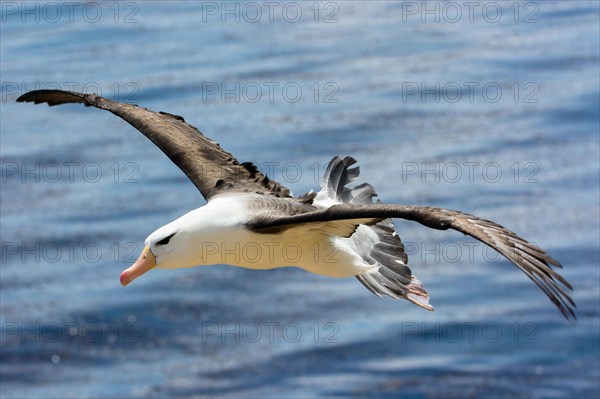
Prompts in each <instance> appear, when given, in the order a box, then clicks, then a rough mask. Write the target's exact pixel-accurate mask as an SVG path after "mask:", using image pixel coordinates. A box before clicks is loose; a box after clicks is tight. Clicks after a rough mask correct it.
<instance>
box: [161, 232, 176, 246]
mask: <svg viewBox="0 0 600 399" xmlns="http://www.w3.org/2000/svg"><path fill="white" fill-rule="evenodd" d="M174 235H175V233H173V234H170V235H168V236H166V237H165V238H163V239H162V240H160V241H157V242H156V245H166V244H168V243H169V240H170V239H171V238H172V237H173V236H174Z"/></svg>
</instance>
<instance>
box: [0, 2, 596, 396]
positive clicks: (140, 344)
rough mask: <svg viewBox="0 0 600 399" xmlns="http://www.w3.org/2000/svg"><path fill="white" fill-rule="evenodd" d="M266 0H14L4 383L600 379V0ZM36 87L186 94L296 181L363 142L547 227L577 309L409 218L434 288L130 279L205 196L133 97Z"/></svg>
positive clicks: (257, 392) (403, 178)
mask: <svg viewBox="0 0 600 399" xmlns="http://www.w3.org/2000/svg"><path fill="white" fill-rule="evenodd" d="M245 4H246V3H228V4H227V5H224V4H222V3H221V2H205V3H196V2H179V3H178V2H169V3H168V4H167V3H158V2H144V3H141V2H129V3H110V2H109V3H101V4H96V3H79V2H75V3H74V5H68V4H67V3H60V2H54V3H21V2H3V3H1V6H2V9H1V12H2V15H1V25H0V33H1V37H0V58H1V60H0V67H1V75H2V76H1V78H0V80H1V82H2V88H1V95H2V101H1V104H0V105H1V114H0V118H1V133H2V134H1V142H0V145H1V154H0V160H1V162H2V182H1V187H2V189H1V203H0V211H1V225H0V230H1V231H0V233H1V241H2V248H1V252H2V253H1V257H2V265H1V268H0V272H1V275H0V277H1V279H0V299H1V304H0V310H1V324H2V326H1V327H2V330H1V331H2V337H1V348H2V349H1V357H0V372H1V375H0V376H1V381H0V382H1V384H0V395H1V396H2V397H6V398H9V397H111V398H112V397H173V396H220V397H223V396H225V397H281V396H291V397H307V396H310V397H314V396H375V397H397V396H399V395H402V396H403V397H423V396H424V397H465V396H469V397H475V396H477V397H509V396H510V397H515V396H516V397H589V398H593V397H598V396H600V391H599V390H600V382H599V379H600V360H599V358H600V349H599V344H598V338H599V335H600V318H599V299H600V293H599V283H598V281H599V274H600V272H599V267H598V266H599V263H600V255H599V241H600V231H599V230H600V229H599V218H600V210H599V209H600V208H599V207H600V204H599V200H600V190H599V175H600V160H599V159H600V154H599V148H600V145H599V137H600V131H599V130H600V126H599V118H600V116H599V109H600V100H599V93H600V89H599V46H600V45H599V39H598V38H599V16H600V13H599V9H598V3H597V2H594V1H583V2H564V3H559V2H543V3H542V2H540V3H537V2H519V3H512V2H510V3H501V10H500V11H501V14H498V10H497V5H498V3H481V4H479V3H478V4H479V5H477V6H475V8H474V9H473V14H472V18H471V17H470V11H469V8H468V6H467V5H465V4H463V3H460V2H458V3H452V4H451V5H450V6H448V5H445V4H443V3H428V4H427V5H423V4H422V3H420V2H408V3H400V2H369V3H368V4H365V3H359V2H344V3H342V2H321V3H319V4H317V6H315V5H314V4H313V3H312V2H306V3H295V2H292V3H276V4H275V5H273V6H268V5H265V4H264V3H262V2H258V3H249V4H250V5H245ZM426 6H427V7H428V10H433V11H431V12H429V13H428V12H426V10H425V9H424V8H423V7H426ZM269 7H274V8H273V9H270V8H269ZM317 9H318V14H317V13H316V12H317ZM484 9H485V11H484ZM228 10H229V11H228ZM284 11H285V12H284ZM298 11H299V12H300V13H301V14H298ZM457 11H458V12H460V14H457ZM271 12H272V14H271ZM258 13H260V14H258ZM282 13H283V14H282ZM436 18H437V20H436ZM236 19H237V20H236ZM38 88H62V89H69V88H72V89H75V90H85V91H87V92H100V93H102V94H103V95H104V96H106V97H109V98H112V99H118V100H122V101H129V102H134V103H138V104H140V105H142V106H145V107H148V108H151V109H156V110H164V111H168V112H172V113H176V114H179V115H182V116H184V117H185V118H186V120H187V121H188V122H190V123H192V124H194V125H195V126H198V127H199V128H200V129H201V130H202V131H203V132H204V133H205V134H207V135H208V136H209V137H211V138H213V139H215V140H217V141H218V142H220V143H221V144H222V145H223V146H224V147H225V148H226V149H227V150H229V151H231V152H232V153H233V154H235V155H236V156H237V157H238V159H240V160H241V161H246V160H253V161H256V162H257V164H258V165H259V167H260V168H261V169H263V170H266V171H271V172H272V173H271V176H272V177H274V178H275V179H277V180H279V181H280V182H282V183H284V184H285V185H286V186H288V187H290V188H291V189H292V190H293V191H294V192H295V193H296V194H300V193H302V192H304V191H307V190H309V189H310V188H316V187H317V186H318V182H319V179H320V177H319V176H320V175H321V174H322V172H323V169H324V167H325V166H326V164H327V162H328V161H329V159H330V158H331V157H332V156H333V155H337V154H339V155H353V156H354V157H355V158H357V159H358V160H359V162H360V165H361V168H362V176H361V179H362V180H361V181H369V182H370V183H372V184H373V185H374V186H375V187H376V189H377V191H378V193H379V196H380V198H381V199H382V200H383V201H385V202H390V203H394V202H395V203H414V204H423V205H434V206H443V207H447V208H454V209H461V210H465V211H467V212H470V213H474V214H477V215H479V216H482V217H485V218H488V219H492V220H496V221H498V222H499V223H501V224H503V225H505V226H507V227H509V228H510V229H512V230H514V231H516V232H518V233H519V234H520V235H522V236H523V237H526V238H527V239H529V240H531V241H533V242H536V243H538V244H539V245H540V246H542V247H543V248H545V249H546V250H548V252H549V253H550V254H551V255H552V256H553V257H555V258H556V259H558V260H559V261H560V262H561V263H562V264H563V265H564V266H565V268H564V270H563V275H564V276H565V277H566V278H567V279H568V280H569V281H570V282H571V283H572V284H573V286H574V291H573V295H572V296H573V298H574V300H575V301H576V302H577V306H578V308H577V316H578V320H577V322H576V323H568V322H565V321H564V320H563V318H562V317H561V316H560V314H559V312H558V311H557V310H556V309H555V308H554V307H553V305H552V304H551V303H550V302H549V301H548V300H547V298H546V297H545V296H544V295H543V293H542V292H541V291H540V290H538V289H537V288H536V287H535V286H534V285H533V284H532V283H531V282H530V281H529V280H528V279H527V278H526V277H525V276H524V275H523V274H522V273H520V272H519V271H518V270H517V269H516V268H515V267H513V266H512V265H510V264H509V263H508V262H507V261H505V260H502V259H499V258H497V257H496V255H495V254H494V253H493V252H491V251H490V252H487V251H485V250H484V249H483V247H482V246H479V245H476V244H474V241H472V240H470V239H468V238H466V237H463V236H462V235H461V234H458V233H453V232H438V231H433V230H428V229H426V228H424V227H422V226H420V225H415V224H412V223H409V222H400V221H399V222H397V227H398V230H399V233H400V235H401V236H402V237H403V240H404V241H405V242H406V244H407V250H408V251H409V255H410V259H411V265H412V268H413V273H414V274H415V275H417V276H418V277H419V279H420V280H421V281H423V282H424V284H425V285H426V287H427V289H428V291H429V293H430V295H431V303H432V304H433V305H434V306H435V307H436V311H435V312H433V313H431V312H427V311H424V310H423V309H420V308H417V307H416V306H413V305H411V304H409V303H408V302H398V301H393V300H388V299H378V298H376V297H374V296H373V295H372V294H371V293H370V292H368V291H367V290H366V289H365V288H364V287H363V286H362V285H360V283H358V282H357V281H356V280H355V279H341V280H337V279H330V278H325V277H320V276H316V275H311V274H308V273H306V272H304V271H301V270H297V269H292V268H286V269H279V270H272V271H253V270H245V269H237V268H232V267H228V266H214V267H206V268H195V269H188V270H177V271H164V270H154V271H152V272H150V273H148V274H146V275H144V276H143V277H142V278H140V279H139V280H137V281H135V283H133V284H132V285H131V286H129V287H127V288H122V287H121V286H120V285H119V274H120V272H121V271H122V270H123V269H124V268H126V267H127V266H128V265H129V264H131V263H132V262H133V260H135V257H136V256H137V254H138V253H139V251H140V250H141V245H142V244H143V241H144V239H145V237H146V236H147V235H148V234H149V233H151V232H152V231H154V229H156V228H158V227H160V226H162V225H163V224H166V223H167V222H169V221H171V220H172V219H174V218H176V217H178V216H180V215H181V214H183V213H185V212H187V211H189V210H191V209H194V208H195V207H197V206H199V205H201V204H203V202H204V201H203V199H202V198H201V196H200V195H199V194H198V192H197V191H196V190H195V188H194V186H193V185H192V184H191V183H190V182H189V181H187V179H186V178H185V177H184V175H183V174H182V173H181V172H180V171H179V170H178V169H177V168H176V167H175V166H174V165H172V164H171V163H170V162H169V161H168V159H167V158H166V157H165V156H164V155H163V154H162V153H161V152H160V151H159V150H158V149H156V148H155V147H154V146H153V145H152V144H151V143H150V142H148V141H147V140H146V139H145V138H144V137H143V136H142V135H140V134H138V133H137V132H136V131H135V130H134V129H133V128H131V127H130V126H128V125H127V124H126V123H125V122H123V121H121V120H119V119H118V118H115V117H114V116H113V115H111V114H109V113H105V112H101V111H99V110H95V109H85V108H83V107H81V106H78V105H66V106H61V107H55V108H49V107H47V106H45V105H38V106H34V105H32V104H17V103H15V101H14V100H15V99H16V98H17V97H18V95H20V94H22V93H23V92H25V91H28V90H34V89H38ZM436 254H438V255H436Z"/></svg>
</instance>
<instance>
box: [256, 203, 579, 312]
mask: <svg viewBox="0 0 600 399" xmlns="http://www.w3.org/2000/svg"><path fill="white" fill-rule="evenodd" d="M364 218H380V219H387V218H401V219H407V220H412V221H415V222H419V223H421V224H422V225H424V226H427V227H430V228H433V229H438V230H447V229H453V230H457V231H460V232H461V233H464V234H466V235H469V236H471V237H474V238H476V239H478V240H479V241H481V242H483V243H485V244H487V245H489V246H490V247H492V248H494V249H495V250H496V251H498V252H499V253H501V254H502V255H504V256H505V257H506V258H508V259H509V260H510V261H512V262H513V263H514V264H515V265H516V266H517V267H518V268H519V269H521V270H522V271H523V272H524V273H525V274H526V275H527V277H529V278H530V279H531V280H533V282H535V283H536V284H537V286H538V287H540V288H541V289H542V291H544V293H545V294H546V295H547V296H548V298H550V300H551V301H552V302H553V303H554V304H555V305H556V306H557V307H558V309H559V310H560V311H561V312H562V314H563V315H564V316H565V317H566V318H567V319H569V318H571V317H572V318H576V317H575V313H574V312H573V308H575V307H576V305H575V303H574V302H573V300H572V299H571V298H570V296H569V295H568V294H567V293H566V292H565V289H564V288H563V287H561V284H562V286H564V287H565V288H567V289H569V290H571V289H572V287H571V284H569V282H568V281H566V280H565V279H564V278H563V277H562V276H561V275H560V274H558V273H557V272H556V271H555V270H553V269H552V266H551V265H553V266H556V267H559V268H562V266H561V265H560V263H558V262H557V261H556V260H554V259H553V258H551V257H550V256H549V255H548V254H546V252H545V251H544V250H542V249H541V248H539V247H537V246H536V245H534V244H532V243H530V242H528V241H526V240H524V239H523V238H521V237H519V236H518V235H516V234H515V233H513V232H512V231H510V230H507V229H505V228H504V227H502V226H500V225H499V224H497V223H494V222H492V221H489V220H484V219H480V218H478V217H477V216H473V215H469V214H467V213H463V212H459V211H452V210H448V209H442V208H433V207H426V206H408V205H387V204H372V205H352V204H340V205H334V206H332V207H330V208H328V209H324V210H318V211H313V212H307V213H302V214H298V215H293V216H285V217H271V218H269V217H265V215H263V216H262V217H261V218H260V219H257V220H255V221H252V222H251V223H250V224H249V225H248V228H250V229H252V230H254V231H255V232H257V233H262V232H265V233H273V232H277V231H282V230H286V229H288V228H290V227H292V226H294V225H297V224H299V223H300V224H302V223H315V222H318V223H323V222H328V221H335V220H346V219H364ZM559 283H560V284H559Z"/></svg>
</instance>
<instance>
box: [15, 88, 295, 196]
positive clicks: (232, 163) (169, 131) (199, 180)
mask: <svg viewBox="0 0 600 399" xmlns="http://www.w3.org/2000/svg"><path fill="white" fill-rule="evenodd" d="M17 101H19V102H34V103H35V104H39V103H48V105H50V106H53V105H59V104H67V103H82V104H84V105H85V106H93V107H96V108H100V109H105V110H107V111H110V112H112V113H113V114H115V115H117V116H119V117H121V118H123V119H124V120H126V121H127V122H129V123H130V124H131V125H132V126H133V127H135V128H136V129H138V130H139V131H140V132H142V134H143V135H144V136H146V137H147V138H149V139H150V140H151V141H152V142H153V143H154V144H155V145H156V146H157V147H158V148H160V149H161V150H162V151H163V152H164V153H165V154H166V155H167V156H168V157H169V159H171V161H173V163H175V165H177V166H179V168H180V169H181V170H182V171H183V173H185V174H186V176H187V177H188V178H189V179H190V180H191V181H192V182H193V183H194V185H195V186H196V187H197V188H198V190H200V193H202V195H203V196H204V198H206V200H207V201H208V200H209V199H210V198H211V197H213V196H215V195H217V194H221V193H224V192H250V193H258V194H264V195H273V196H276V197H289V196H290V191H289V190H288V189H287V188H285V187H283V186H282V185H281V184H279V183H277V182H275V181H273V180H270V179H269V178H268V177H267V176H265V175H263V174H262V173H261V172H260V171H258V169H257V168H256V166H255V165H253V164H252V163H239V162H238V161H237V160H236V159H235V158H234V157H233V156H232V155H231V154H230V153H228V152H227V151H225V150H223V149H222V148H221V147H220V146H219V144H217V143H215V142H214V141H212V140H210V139H208V138H207V137H205V136H204V135H203V134H202V133H201V132H200V131H199V130H198V129H196V128H195V127H193V126H191V125H189V124H188V123H186V122H185V120H184V119H183V118H182V117H180V116H177V115H172V114H169V113H166V112H154V111H150V110H148V109H146V108H141V107H138V106H137V105H133V104H126V103H120V102H116V101H111V100H108V99H106V98H103V97H100V96H98V95H96V94H83V93H77V92H72V91H63V90H35V91H30V92H28V93H25V94H23V95H22V96H21V97H19V98H18V99H17Z"/></svg>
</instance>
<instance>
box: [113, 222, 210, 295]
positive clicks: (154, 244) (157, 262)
mask: <svg viewBox="0 0 600 399" xmlns="http://www.w3.org/2000/svg"><path fill="white" fill-rule="evenodd" d="M197 216H198V215H195V214H194V212H190V213H189V214H187V215H184V216H182V217H180V218H179V219H177V220H174V221H173V222H171V223H169V224H167V225H165V226H163V227H161V228H159V229H158V230H156V231H155V232H154V233H152V234H150V235H149V236H148V238H146V241H145V246H144V250H143V251H142V253H141V254H140V256H139V258H138V260H136V261H135V263H134V264H133V265H132V266H131V267H129V268H128V269H126V270H124V271H123V272H122V273H121V284H122V285H123V286H126V285H128V284H129V283H131V282H132V281H133V280H135V279H136V278H138V277H140V276H141V275H142V274H144V273H146V272H148V271H150V270H152V269H154V268H155V267H156V268H161V269H179V268H185V267H193V266H197V265H199V264H200V263H199V259H198V256H197V253H196V252H197V251H196V245H194V244H195V243H197V242H198V240H201V239H202V231H201V229H199V228H198V227H199V226H201V225H202V223H201V221H200V220H198V217H197Z"/></svg>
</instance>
